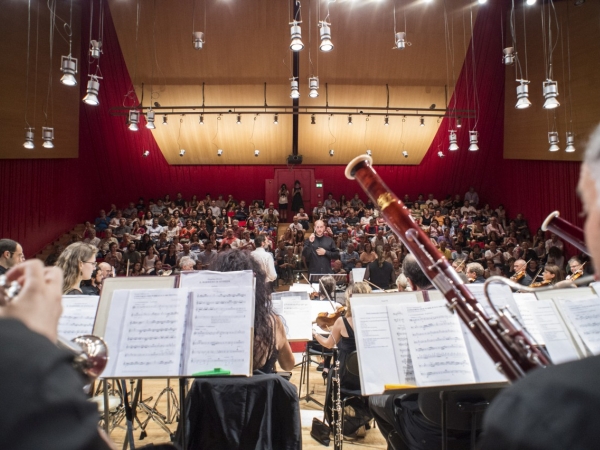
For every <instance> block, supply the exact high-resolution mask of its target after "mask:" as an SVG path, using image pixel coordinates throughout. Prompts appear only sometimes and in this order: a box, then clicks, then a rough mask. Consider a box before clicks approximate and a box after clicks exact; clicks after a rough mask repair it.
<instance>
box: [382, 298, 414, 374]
mask: <svg viewBox="0 0 600 450" xmlns="http://www.w3.org/2000/svg"><path fill="white" fill-rule="evenodd" d="M387 310H388V317H389V323H390V329H391V332H392V343H393V345H394V352H395V355H396V367H397V369H398V373H399V375H400V384H416V383H417V381H416V379H415V369H414V367H413V363H412V358H411V356H410V349H409V347H408V335H407V333H406V326H405V324H404V315H403V312H404V307H403V305H388V307H387Z"/></svg>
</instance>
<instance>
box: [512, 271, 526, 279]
mask: <svg viewBox="0 0 600 450" xmlns="http://www.w3.org/2000/svg"><path fill="white" fill-rule="evenodd" d="M526 273H527V271H526V270H525V269H523V270H521V271H520V272H517V273H515V274H514V275H513V276H512V277H510V279H511V280H512V281H519V280H521V279H522V278H523V277H524V276H525V274H526Z"/></svg>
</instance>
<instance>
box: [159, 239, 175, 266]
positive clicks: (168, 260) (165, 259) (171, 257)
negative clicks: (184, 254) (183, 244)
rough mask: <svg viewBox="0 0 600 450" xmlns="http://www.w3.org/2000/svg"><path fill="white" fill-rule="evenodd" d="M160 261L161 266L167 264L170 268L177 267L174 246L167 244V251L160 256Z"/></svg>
mask: <svg viewBox="0 0 600 450" xmlns="http://www.w3.org/2000/svg"><path fill="white" fill-rule="evenodd" d="M161 261H162V263H163V265H165V264H167V265H169V266H171V267H175V266H177V248H176V247H175V244H169V249H168V250H167V252H166V253H165V254H164V255H162V258H161Z"/></svg>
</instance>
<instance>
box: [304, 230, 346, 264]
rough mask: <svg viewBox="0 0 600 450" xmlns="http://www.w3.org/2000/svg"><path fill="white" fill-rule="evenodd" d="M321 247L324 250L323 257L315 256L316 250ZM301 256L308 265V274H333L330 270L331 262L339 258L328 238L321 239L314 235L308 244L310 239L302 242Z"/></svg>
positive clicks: (324, 236)
mask: <svg viewBox="0 0 600 450" xmlns="http://www.w3.org/2000/svg"><path fill="white" fill-rule="evenodd" d="M319 247H321V248H322V249H324V250H325V254H324V255H323V256H319V255H318V254H317V249H318V248H319ZM302 256H304V258H305V259H306V264H307V265H308V273H309V274H313V273H317V274H318V273H333V270H332V269H331V260H332V259H338V258H339V257H340V251H339V250H338V248H337V247H336V246H335V242H334V240H333V239H331V238H330V237H329V236H326V235H323V236H321V237H319V236H317V235H316V234H315V240H314V241H313V242H310V239H306V240H305V241H304V250H303V251H302Z"/></svg>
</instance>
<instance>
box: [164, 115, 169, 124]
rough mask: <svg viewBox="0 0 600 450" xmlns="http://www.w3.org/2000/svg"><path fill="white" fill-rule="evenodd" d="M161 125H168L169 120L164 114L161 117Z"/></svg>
mask: <svg viewBox="0 0 600 450" xmlns="http://www.w3.org/2000/svg"><path fill="white" fill-rule="evenodd" d="M163 125H169V119H168V118H167V115H166V114H165V115H164V116H163Z"/></svg>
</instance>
